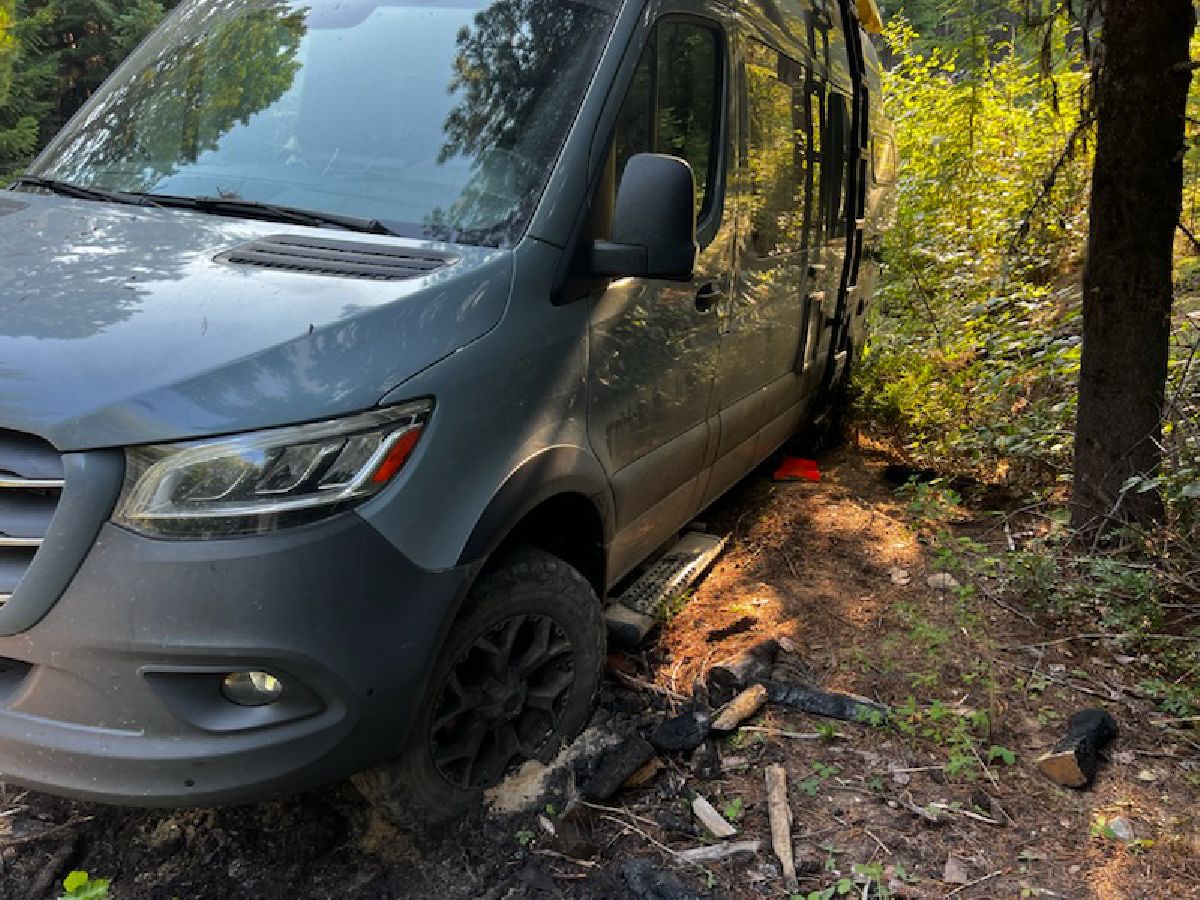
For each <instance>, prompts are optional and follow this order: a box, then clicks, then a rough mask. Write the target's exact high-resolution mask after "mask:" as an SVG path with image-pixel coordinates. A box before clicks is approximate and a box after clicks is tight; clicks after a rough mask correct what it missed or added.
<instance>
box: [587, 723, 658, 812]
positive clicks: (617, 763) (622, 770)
mask: <svg viewBox="0 0 1200 900" xmlns="http://www.w3.org/2000/svg"><path fill="white" fill-rule="evenodd" d="M653 758H654V748H653V747H652V746H650V744H649V743H648V742H647V741H646V739H645V738H643V737H641V736H640V735H635V736H634V737H632V738H629V739H627V740H625V741H622V742H621V743H620V744H618V745H617V746H616V747H613V748H612V749H611V750H609V751H607V752H606V753H605V754H604V755H603V756H601V757H600V761H599V763H598V764H597V766H596V770H595V771H594V772H593V773H592V775H591V777H590V778H588V780H587V781H585V782H584V783H583V787H582V788H580V793H582V794H583V796H584V797H585V798H586V799H588V800H607V799H608V798H609V797H611V796H612V795H613V794H615V793H616V792H617V791H619V790H620V789H621V787H622V786H623V785H624V784H625V782H626V781H628V780H629V778H630V777H631V776H632V775H634V774H635V773H636V772H637V771H638V770H639V769H641V768H642V767H643V766H644V765H646V763H647V762H649V761H650V760H651V759H653Z"/></svg>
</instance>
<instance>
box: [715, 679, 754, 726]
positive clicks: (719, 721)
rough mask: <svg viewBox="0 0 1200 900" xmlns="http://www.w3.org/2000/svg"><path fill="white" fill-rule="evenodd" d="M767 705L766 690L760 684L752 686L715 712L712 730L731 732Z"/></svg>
mask: <svg viewBox="0 0 1200 900" xmlns="http://www.w3.org/2000/svg"><path fill="white" fill-rule="evenodd" d="M766 705H767V689H766V688H765V687H763V686H762V685H761V684H752V685H751V686H750V687H748V688H746V689H745V690H744V691H742V692H741V693H740V694H738V695H737V696H736V697H734V698H733V699H732V700H730V701H729V702H728V703H726V704H725V705H724V706H722V707H721V708H720V709H718V710H717V712H716V714H715V715H714V716H713V720H712V730H713V731H719V732H722V733H724V732H727V731H733V730H734V729H735V728H737V727H738V726H739V725H741V724H742V723H743V722H744V721H746V720H747V719H748V718H750V717H751V716H753V715H754V714H755V713H757V712H758V711H759V710H760V709H762V708H763V707H764V706H766Z"/></svg>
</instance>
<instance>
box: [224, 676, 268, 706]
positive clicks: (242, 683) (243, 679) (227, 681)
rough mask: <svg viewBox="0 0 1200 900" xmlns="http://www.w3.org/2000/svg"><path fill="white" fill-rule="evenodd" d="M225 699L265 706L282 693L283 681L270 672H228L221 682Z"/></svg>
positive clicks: (240, 703)
mask: <svg viewBox="0 0 1200 900" xmlns="http://www.w3.org/2000/svg"><path fill="white" fill-rule="evenodd" d="M221 693H222V694H224V695H225V699H226V700H229V701H230V702H232V703H236V704H237V705H238V706H266V705H267V704H268V703H274V702H275V701H276V700H278V699H279V695H280V694H282V693H283V682H282V681H280V680H279V679H278V678H276V677H275V676H274V675H272V674H271V673H270V672H230V673H229V674H228V675H226V676H225V678H224V680H223V681H222V682H221Z"/></svg>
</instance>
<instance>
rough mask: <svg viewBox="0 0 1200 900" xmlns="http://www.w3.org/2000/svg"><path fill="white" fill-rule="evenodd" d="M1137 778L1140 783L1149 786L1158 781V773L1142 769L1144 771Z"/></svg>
mask: <svg viewBox="0 0 1200 900" xmlns="http://www.w3.org/2000/svg"><path fill="white" fill-rule="evenodd" d="M1137 777H1138V781H1144V782H1146V783H1147V784H1150V783H1152V782H1155V781H1158V773H1157V772H1155V771H1154V770H1153V769H1142V771H1140V772H1138V774H1137Z"/></svg>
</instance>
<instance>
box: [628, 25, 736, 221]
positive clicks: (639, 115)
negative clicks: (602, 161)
mask: <svg viewBox="0 0 1200 900" xmlns="http://www.w3.org/2000/svg"><path fill="white" fill-rule="evenodd" d="M723 59H724V54H723V44H722V38H721V35H720V33H719V32H718V31H717V30H716V29H715V28H711V27H708V26H706V25H702V24H699V23H696V22H693V21H690V20H687V21H673V20H666V21H663V22H660V23H659V24H658V25H657V26H656V28H655V30H654V36H653V38H652V39H651V41H650V43H649V44H648V45H647V46H646V49H645V51H644V52H643V54H642V58H641V60H640V62H639V63H638V68H637V72H636V73H635V75H634V78H633V83H632V84H631V85H630V88H629V93H628V94H627V95H626V97H625V102H624V104H623V105H622V107H621V112H620V115H619V118H618V120H617V131H616V135H615V138H614V142H613V144H614V149H615V152H616V154H617V173H618V178H619V176H620V173H621V172H623V171H624V168H625V163H627V162H628V161H629V157H631V156H633V155H634V154H635V153H645V152H649V151H652V152H655V153H669V154H671V155H672V156H679V157H682V158H683V159H686V160H687V161H688V163H690V164H691V166H692V171H693V172H694V173H695V176H696V205H697V214H698V218H699V219H703V218H704V217H705V215H706V214H707V213H708V211H709V210H710V209H711V208H712V206H713V197H712V193H713V190H712V188H713V184H714V182H715V178H714V175H715V172H716V164H717V158H718V156H719V155H720V154H719V152H718V145H717V141H718V139H719V134H720V119H721V117H720V110H721V83H722V78H721V74H722V65H723Z"/></svg>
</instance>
